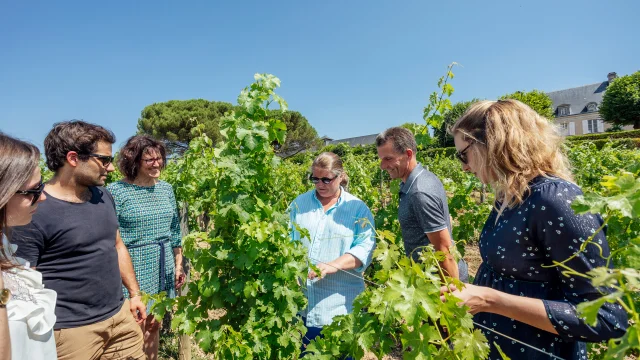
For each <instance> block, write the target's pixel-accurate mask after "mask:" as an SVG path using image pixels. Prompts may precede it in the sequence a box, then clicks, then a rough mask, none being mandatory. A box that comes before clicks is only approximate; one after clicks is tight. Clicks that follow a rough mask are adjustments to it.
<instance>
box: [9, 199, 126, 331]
mask: <svg viewBox="0 0 640 360" xmlns="http://www.w3.org/2000/svg"><path fill="white" fill-rule="evenodd" d="M90 189H91V192H92V198H91V200H89V201H87V202H85V203H71V202H67V201H63V200H60V199H57V198H55V197H53V196H51V195H49V194H47V200H46V201H44V202H42V203H40V204H39V205H38V210H37V212H36V213H35V214H34V216H33V220H32V222H31V224H29V225H26V226H22V227H16V228H14V229H13V232H12V236H11V242H12V243H14V244H16V245H18V251H17V252H16V254H17V256H19V257H21V258H24V259H25V260H27V261H29V262H30V263H31V264H30V266H31V267H35V268H36V270H38V271H40V272H41V273H42V278H43V282H44V286H45V287H46V288H49V289H53V290H55V291H56V292H57V293H58V299H57V302H56V317H57V320H56V324H55V326H54V329H66V328H74V327H79V326H84V325H89V324H94V323H97V322H100V321H102V320H106V319H108V318H110V317H112V316H113V315H115V314H116V313H117V312H118V311H119V310H120V308H121V307H122V304H123V302H124V296H123V294H122V280H121V278H120V267H119V265H118V254H117V251H116V248H115V244H116V233H117V231H118V219H117V217H116V211H115V206H114V202H113V198H112V197H111V194H109V192H108V191H107V190H106V189H105V188H103V187H93V188H90Z"/></svg>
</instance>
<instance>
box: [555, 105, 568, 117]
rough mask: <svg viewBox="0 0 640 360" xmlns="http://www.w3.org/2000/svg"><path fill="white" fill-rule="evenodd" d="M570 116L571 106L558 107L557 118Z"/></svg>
mask: <svg viewBox="0 0 640 360" xmlns="http://www.w3.org/2000/svg"><path fill="white" fill-rule="evenodd" d="M570 114H571V106H570V105H560V106H558V116H567V115H570Z"/></svg>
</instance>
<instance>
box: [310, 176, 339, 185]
mask: <svg viewBox="0 0 640 360" xmlns="http://www.w3.org/2000/svg"><path fill="white" fill-rule="evenodd" d="M336 177H337V176H336ZM336 177H333V178H327V177H323V178H319V177H315V176H309V180H311V182H312V183H314V184H317V183H319V182H320V181H322V183H323V184H329V183H331V182H332V181H333V180H334V179H335V178H336Z"/></svg>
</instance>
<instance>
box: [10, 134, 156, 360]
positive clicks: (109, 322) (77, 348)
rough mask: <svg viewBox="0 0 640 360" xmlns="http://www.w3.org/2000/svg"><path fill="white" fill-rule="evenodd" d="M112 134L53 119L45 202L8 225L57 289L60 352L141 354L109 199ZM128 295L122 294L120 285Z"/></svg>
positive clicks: (65, 355) (139, 314) (136, 292)
mask: <svg viewBox="0 0 640 360" xmlns="http://www.w3.org/2000/svg"><path fill="white" fill-rule="evenodd" d="M114 142H115V137H114V135H113V133H111V132H110V131H109V130H106V129H104V128H102V127H100V126H97V125H93V124H89V123H86V122H83V121H70V122H63V123H58V124H55V125H54V127H53V129H52V130H51V131H50V132H49V134H48V135H47V137H46V139H45V143H44V147H45V154H46V157H47V166H48V167H49V169H51V170H52V171H54V172H55V175H54V177H53V178H52V179H51V180H50V181H49V182H47V184H46V187H45V190H44V191H45V192H46V194H47V201H45V202H43V203H42V204H41V205H40V206H39V207H38V210H37V212H36V213H35V214H34V216H33V221H32V223H31V224H29V225H27V226H24V227H21V228H16V229H14V233H13V237H12V240H13V241H14V242H15V243H16V244H17V245H18V250H17V255H18V256H19V257H22V258H24V259H26V260H27V261H29V262H30V264H31V265H30V266H32V267H35V268H36V270H38V271H40V272H41V273H42V277H43V282H44V285H45V287H47V288H50V289H53V290H55V291H56V292H57V294H58V298H57V302H56V317H57V320H56V324H55V326H54V335H55V338H56V347H57V351H58V358H59V359H73V360H75V359H98V358H123V359H144V353H143V350H142V344H143V336H142V331H141V329H140V327H139V325H138V324H139V323H141V322H142V321H143V320H144V318H146V313H145V311H146V309H145V306H144V304H143V303H142V301H141V300H140V289H139V288H138V283H137V281H136V278H135V273H134V271H133V266H132V265H131V258H130V257H129V253H128V251H127V248H126V247H125V245H124V244H123V242H122V239H120V234H119V230H118V220H117V218H116V212H115V206H114V202H113V198H112V197H111V195H110V194H109V192H107V190H105V188H104V187H103V185H104V184H105V180H106V178H107V174H108V173H109V172H112V171H114V167H113V164H112V161H113V157H112V149H111V145H112V144H113V143H114ZM123 284H124V286H125V287H126V288H127V289H128V290H129V293H130V294H132V297H131V299H129V300H125V299H124V297H123V294H122V285H123Z"/></svg>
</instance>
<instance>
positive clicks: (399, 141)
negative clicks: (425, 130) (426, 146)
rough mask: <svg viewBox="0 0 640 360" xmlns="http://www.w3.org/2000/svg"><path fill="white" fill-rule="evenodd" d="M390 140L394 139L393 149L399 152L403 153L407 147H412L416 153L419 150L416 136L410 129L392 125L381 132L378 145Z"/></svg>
mask: <svg viewBox="0 0 640 360" xmlns="http://www.w3.org/2000/svg"><path fill="white" fill-rule="evenodd" d="M389 140H391V141H393V150H395V152H397V153H399V154H403V153H404V152H405V151H407V149H411V150H412V151H413V154H414V155H415V154H416V152H417V151H418V145H417V144H416V138H415V137H414V136H413V133H412V132H411V131H409V130H408V129H405V128H402V127H392V128H389V129H387V130H385V131H383V132H381V133H380V134H378V136H377V137H376V147H380V146H382V145H384V144H386V143H387V141H389Z"/></svg>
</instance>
